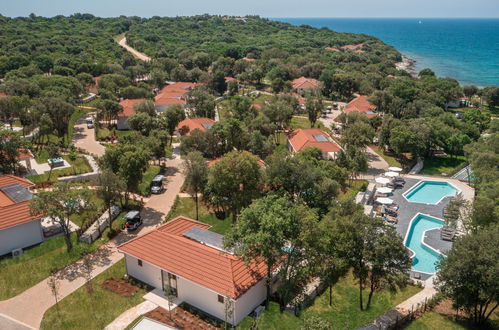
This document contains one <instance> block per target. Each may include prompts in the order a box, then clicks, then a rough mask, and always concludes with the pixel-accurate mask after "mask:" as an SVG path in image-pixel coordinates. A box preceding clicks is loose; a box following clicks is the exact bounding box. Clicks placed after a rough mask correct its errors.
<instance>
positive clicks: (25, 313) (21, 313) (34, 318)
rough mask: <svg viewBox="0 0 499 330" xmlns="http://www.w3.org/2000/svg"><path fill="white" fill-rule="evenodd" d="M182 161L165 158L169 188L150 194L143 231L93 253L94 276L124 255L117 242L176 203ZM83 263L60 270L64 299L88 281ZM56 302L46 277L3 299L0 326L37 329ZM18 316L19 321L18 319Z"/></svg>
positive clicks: (159, 217) (150, 223) (149, 226)
mask: <svg viewBox="0 0 499 330" xmlns="http://www.w3.org/2000/svg"><path fill="white" fill-rule="evenodd" d="M181 164H182V161H181V160H180V159H173V160H169V161H167V162H166V178H167V183H166V192H165V193H163V194H159V195H153V196H151V197H150V198H149V200H148V201H147V203H146V204H145V206H144V208H143V210H142V211H141V213H142V218H143V219H144V225H143V227H142V228H141V229H140V231H138V232H137V233H133V234H129V233H125V232H123V233H121V234H120V235H118V236H117V237H116V238H115V239H113V240H112V241H110V242H108V243H106V244H104V245H103V246H101V247H100V248H99V249H97V250H96V251H95V252H94V253H93V254H92V261H93V262H94V269H93V270H92V277H95V276H97V275H99V274H100V273H102V272H103V271H105V270H106V269H108V268H109V267H111V266H112V265H114V264H115V263H117V262H118V261H120V260H121V259H122V258H123V255H122V254H121V253H119V252H118V250H117V246H119V245H121V244H123V243H124V242H126V241H128V240H130V239H132V238H135V237H137V236H141V235H144V234H146V233H148V232H150V231H152V230H154V229H155V228H156V227H157V226H158V225H159V224H160V223H161V221H162V220H163V219H164V217H165V216H166V214H167V213H168V212H169V211H170V209H171V207H172V206H173V203H174V201H175V198H176V196H177V195H178V194H179V192H180V188H181V187H182V184H183V182H184V176H183V174H182V172H181V170H180V168H181ZM80 267H81V260H80V261H78V262H76V263H74V264H71V265H69V266H68V267H66V268H65V269H63V270H61V271H60V272H59V273H58V274H57V276H58V278H59V281H58V283H59V299H63V298H64V297H66V296H68V295H69V294H71V293H72V292H74V291H75V290H77V289H78V288H79V287H81V286H82V285H83V284H85V278H84V277H83V273H82V271H81V268H80ZM54 304H55V300H54V297H53V295H52V293H51V291H50V288H49V286H48V284H47V279H45V280H44V281H42V282H40V283H38V284H37V285H35V286H33V287H31V288H30V289H28V290H26V291H24V292H23V293H21V294H19V295H17V296H15V297H13V298H11V299H8V300H4V301H0V329H6V330H10V329H29V327H31V328H34V329H38V328H39V327H40V324H41V321H42V318H43V314H44V313H45V311H46V310H48V309H49V308H50V307H52V306H53V305H54ZM15 320H19V323H15ZM23 324H26V325H27V326H28V327H26V325H23Z"/></svg>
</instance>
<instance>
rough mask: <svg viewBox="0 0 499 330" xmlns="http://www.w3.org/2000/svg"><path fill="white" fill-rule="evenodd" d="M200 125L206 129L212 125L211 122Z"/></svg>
mask: <svg viewBox="0 0 499 330" xmlns="http://www.w3.org/2000/svg"><path fill="white" fill-rule="evenodd" d="M202 125H203V127H204V128H206V129H210V128H211V127H212V126H213V124H202Z"/></svg>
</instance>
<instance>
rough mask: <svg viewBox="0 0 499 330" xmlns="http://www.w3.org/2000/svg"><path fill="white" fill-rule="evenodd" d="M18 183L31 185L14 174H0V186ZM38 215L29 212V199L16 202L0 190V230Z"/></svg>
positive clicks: (25, 185) (26, 186)
mask: <svg viewBox="0 0 499 330" xmlns="http://www.w3.org/2000/svg"><path fill="white" fill-rule="evenodd" d="M13 184H19V185H21V186H22V187H24V188H30V187H32V186H33V183H32V182H31V181H28V180H26V179H23V178H20V177H17V176H14V175H2V176H0V187H5V186H10V185H13ZM37 218H39V216H33V215H31V214H30V209H29V201H24V202H20V203H16V202H15V201H14V200H12V199H11V198H10V197H8V196H7V194H5V193H3V192H0V230H1V229H5V228H9V227H12V226H16V225H20V224H22V223H25V222H28V221H31V220H33V219H37Z"/></svg>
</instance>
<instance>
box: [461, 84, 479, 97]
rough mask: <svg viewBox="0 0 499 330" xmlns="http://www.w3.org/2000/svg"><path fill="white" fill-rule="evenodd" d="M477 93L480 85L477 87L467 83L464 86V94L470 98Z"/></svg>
mask: <svg viewBox="0 0 499 330" xmlns="http://www.w3.org/2000/svg"><path fill="white" fill-rule="evenodd" d="M477 93H478V87H476V86H475V85H466V86H463V94H464V96H466V97H467V98H468V99H471V98H472V97H473V96H475V95H476V94H477Z"/></svg>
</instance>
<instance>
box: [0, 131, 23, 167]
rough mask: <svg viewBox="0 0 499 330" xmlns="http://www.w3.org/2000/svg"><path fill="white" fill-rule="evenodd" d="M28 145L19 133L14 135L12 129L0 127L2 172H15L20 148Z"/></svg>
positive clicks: (0, 162)
mask: <svg viewBox="0 0 499 330" xmlns="http://www.w3.org/2000/svg"><path fill="white" fill-rule="evenodd" d="M27 146H28V145H27V141H26V140H25V139H22V138H21V137H20V136H19V135H18V134H14V135H12V131H10V130H2V129H0V173H14V172H15V171H16V169H17V167H18V161H17V158H18V157H19V153H20V150H21V149H23V148H26V147H27Z"/></svg>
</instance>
